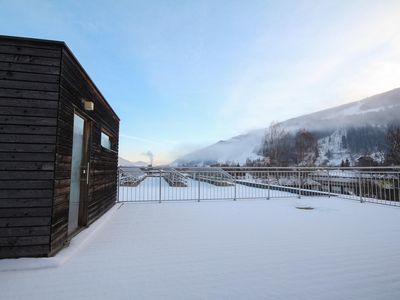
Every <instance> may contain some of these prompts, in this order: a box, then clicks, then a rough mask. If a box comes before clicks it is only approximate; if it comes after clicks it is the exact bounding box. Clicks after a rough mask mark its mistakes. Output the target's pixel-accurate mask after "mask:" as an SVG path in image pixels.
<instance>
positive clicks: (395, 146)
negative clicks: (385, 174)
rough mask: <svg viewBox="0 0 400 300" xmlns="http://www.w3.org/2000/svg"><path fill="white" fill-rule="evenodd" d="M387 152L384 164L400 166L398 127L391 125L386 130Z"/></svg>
mask: <svg viewBox="0 0 400 300" xmlns="http://www.w3.org/2000/svg"><path fill="white" fill-rule="evenodd" d="M386 138H387V144H388V150H387V153H386V163H387V164H389V165H397V166H398V165H400V125H398V124H391V125H389V126H388V129H387V134H386Z"/></svg>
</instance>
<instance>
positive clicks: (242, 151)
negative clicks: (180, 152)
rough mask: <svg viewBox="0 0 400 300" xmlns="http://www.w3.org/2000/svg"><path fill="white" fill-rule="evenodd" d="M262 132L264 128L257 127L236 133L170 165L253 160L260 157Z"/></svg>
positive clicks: (199, 164) (200, 164) (196, 164)
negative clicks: (243, 132)
mask: <svg viewBox="0 0 400 300" xmlns="http://www.w3.org/2000/svg"><path fill="white" fill-rule="evenodd" d="M264 133H265V129H258V130H253V131H251V132H249V133H247V134H242V135H238V136H236V137H233V138H231V139H229V140H227V141H219V142H218V143H216V144H213V145H211V146H208V147H206V148H203V149H200V150H197V151H194V152H192V153H189V154H187V155H185V156H183V157H182V158H180V159H177V160H176V161H174V162H173V163H172V165H173V166H180V165H190V166H203V165H208V164H213V163H216V162H219V163H225V162H232V163H244V162H245V161H246V159H252V160H255V159H258V158H261V156H259V155H258V154H257V150H258V149H259V148H260V147H261V142H262V138H263V136H264Z"/></svg>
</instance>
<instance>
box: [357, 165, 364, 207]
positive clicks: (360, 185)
mask: <svg viewBox="0 0 400 300" xmlns="http://www.w3.org/2000/svg"><path fill="white" fill-rule="evenodd" d="M358 189H359V192H360V203H363V202H364V201H363V197H362V184H361V171H360V173H359V175H358Z"/></svg>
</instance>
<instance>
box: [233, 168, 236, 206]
mask: <svg viewBox="0 0 400 300" xmlns="http://www.w3.org/2000/svg"><path fill="white" fill-rule="evenodd" d="M233 176H234V177H233V187H234V195H233V201H236V172H235V173H234V175H233Z"/></svg>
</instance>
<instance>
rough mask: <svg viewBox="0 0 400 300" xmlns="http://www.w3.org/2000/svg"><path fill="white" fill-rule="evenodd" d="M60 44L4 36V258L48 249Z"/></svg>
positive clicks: (0, 42)
mask: <svg viewBox="0 0 400 300" xmlns="http://www.w3.org/2000/svg"><path fill="white" fill-rule="evenodd" d="M60 65H61V44H57V43H48V44H47V43H39V42H35V41H30V40H21V39H12V38H6V37H0V258H1V257H19V256H45V255H47V254H48V253H49V250H50V247H49V239H50V228H51V226H50V224H51V214H52V199H53V187H54V160H55V143H56V133H57V114H58V110H57V109H58V98H59V77H60Z"/></svg>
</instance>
